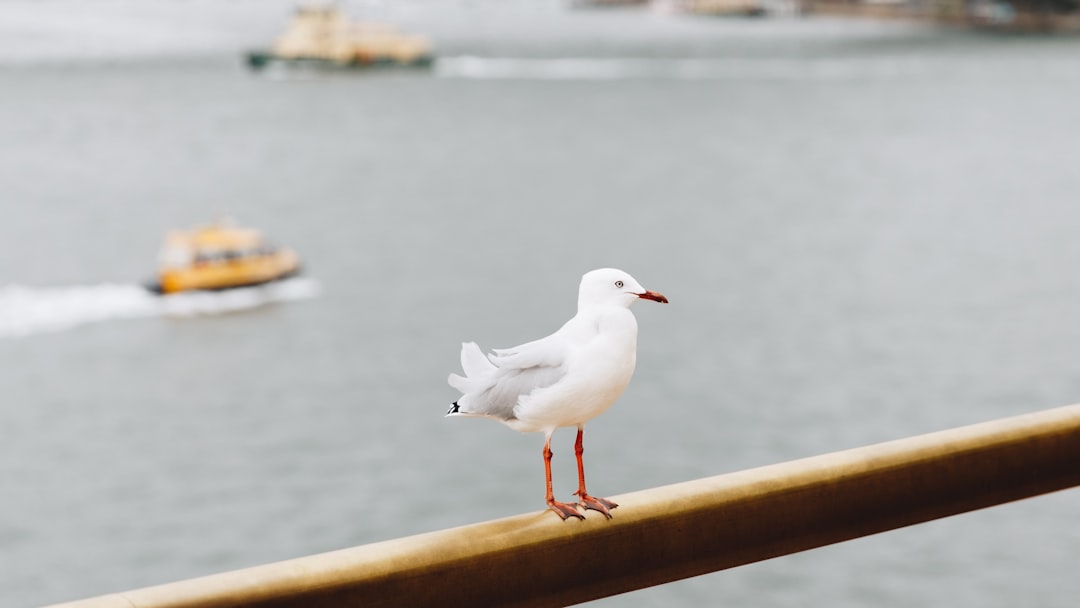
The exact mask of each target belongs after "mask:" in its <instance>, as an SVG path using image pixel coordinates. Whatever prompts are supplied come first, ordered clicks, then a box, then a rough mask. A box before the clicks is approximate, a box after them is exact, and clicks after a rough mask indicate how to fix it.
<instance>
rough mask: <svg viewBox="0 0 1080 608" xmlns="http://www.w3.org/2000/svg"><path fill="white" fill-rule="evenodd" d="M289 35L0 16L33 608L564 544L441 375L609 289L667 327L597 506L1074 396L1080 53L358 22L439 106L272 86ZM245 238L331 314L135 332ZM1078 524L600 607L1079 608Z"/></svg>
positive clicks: (10, 491)
mask: <svg viewBox="0 0 1080 608" xmlns="http://www.w3.org/2000/svg"><path fill="white" fill-rule="evenodd" d="M290 6H291V3H289V2H284V1H277V2H256V1H255V0H238V1H236V2H230V3H224V4H223V3H220V2H209V1H203V0H189V1H187V2H171V1H167V0H159V1H157V2H136V1H135V0H126V1H124V0H113V1H108V0H100V1H99V2H74V1H70V0H55V1H53V2H46V3H42V2H28V1H26V2H21V1H7V2H2V3H0V34H2V35H0V56H2V57H3V59H2V65H0V137H2V139H0V142H2V148H0V150H2V156H3V162H0V218H2V220H0V247H2V249H0V251H2V252H3V255H2V256H0V315H2V316H3V318H0V433H2V435H0V605H3V606H30V605H38V604H43V603H48V602H54V601H61V600H69V599H76V598H80V597H85V596H90V595H96V594H102V593H107V592H111V591H120V590H125V589H130V588H135V587H140V586H146V585H152V584H156V583H163V582H168V581H173V580H179V579H184V578H188V577H193V576H199V575H204V574H210V573H214V572H219V571H225V570H231V569H236V568H241V567H245V566H251V565H257V564H262V563H267V562H272V561H277V560H282V559H287V558H292V557H298V556H303V555H308V554H312V553H318V552H324V551H329V550H334V549H339V548H343V547H349V546H353V545H357V544H363V543H369V542H373V541H379V540H385V539H391V538H396V537H400V536H405V535H410V534H415V533H420V532H425V531H431V530H437V529H442V528H446V527H450V526H457V525H463V524H468V523H473V522H479V521H484V520H488V519H492V518H498V517H504V516H508V515H513V514H518V513H522V512H528V511H535V510H539V509H541V508H542V507H543V503H542V496H543V494H542V493H543V485H542V484H543V480H542V463H541V458H540V449H541V438H540V437H539V436H536V435H519V434H517V433H514V432H512V431H510V430H508V429H506V428H503V427H501V426H499V425H497V424H494V423H490V422H487V421H477V420H447V419H444V418H443V416H442V414H443V413H444V412H445V410H446V407H447V405H448V404H449V402H450V401H452V400H453V399H454V398H455V397H456V395H455V393H454V392H453V390H452V389H450V388H449V387H448V386H447V385H446V383H445V378H446V375H447V374H448V373H449V372H451V371H456V370H457V365H458V360H457V357H458V349H459V344H460V342H461V341H463V340H476V341H478V342H479V343H480V344H481V345H482V346H484V347H504V346H511V345H514V344H517V343H520V342H523V341H526V340H530V339H533V338H536V337H539V336H541V335H544V334H546V333H548V332H550V331H552V330H554V329H555V328H556V327H558V326H559V325H560V324H561V323H562V322H563V321H564V320H565V319H566V318H568V317H569V316H570V315H572V314H573V307H574V303H575V298H576V286H577V281H578V279H579V277H580V275H581V274H582V273H583V272H585V271H587V270H589V269H592V268H596V267H601V266H616V267H620V268H622V269H624V270H627V271H629V272H630V273H632V274H633V275H634V276H635V277H636V278H637V279H638V280H639V281H640V282H641V283H642V284H643V285H645V286H646V287H647V288H650V289H653V290H656V291H660V292H662V293H664V294H666V295H667V296H668V297H669V298H670V299H671V304H670V305H668V306H659V305H654V304H653V303H650V302H642V303H639V304H637V305H635V311H636V314H637V316H638V320H639V324H640V328H641V331H640V338H639V347H638V370H637V374H636V376H635V378H634V380H633V382H632V383H631V385H630V388H629V389H628V390H627V392H626V394H625V395H624V396H623V397H622V399H621V400H620V401H619V403H618V404H616V406H615V407H613V408H612V409H611V410H610V411H609V412H607V413H605V414H604V415H603V416H602V417H600V418H598V419H597V420H595V421H594V422H593V423H591V424H590V426H589V428H588V433H587V435H588V437H587V440H586V443H587V445H586V449H587V454H586V461H587V467H588V470H589V479H590V489H592V490H593V491H595V492H597V493H598V494H599V495H602V496H604V495H607V496H613V495H617V494H620V493H625V492H630V491H634V490H639V489H644V488H649V487H654V486H659V485H665V484H669V483H675V482H679V481H684V480H689V479H695V478H698V477H703V476H709V475H716V474H721V473H725V472H730V471H736V470H740V469H743V468H747V467H753V466H759V465H765V464H770V463H776V462H782V461H786V460H789V459H794V458H799V457H804V456H812V455H816V454H821V453H826V452H831V451H836V450H841V449H845V448H851V447H856V446H861V445H866V444H871V443H876V442H880V441H885V440H889V439H894V438H901V437H906V436H910V435H914V434H919V433H924V432H929V431H934V430H939V429H944V428H950V427H953V426H958V425H963V424H969V423H974V422H979V421H983V420H989V419H994V418H998V417H1003V416H1009V415H1015V414H1020V413H1024V412H1029V411H1036V410H1040V409H1044V408H1050V407H1055V406H1059V405H1066V404H1070V403H1074V402H1077V401H1080V366H1078V365H1077V361H1078V359H1080V324H1078V323H1077V322H1076V316H1077V315H1076V311H1077V310H1080V282H1078V281H1077V279H1076V271H1075V269H1076V268H1077V267H1078V263H1080V239H1078V238H1077V231H1078V228H1080V205H1078V204H1077V203H1078V198H1077V192H1078V191H1080V170H1078V167H1077V162H1076V158H1077V156H1076V151H1077V135H1078V129H1080V125H1078V122H1077V113H1076V109H1077V106H1076V100H1077V99H1080V41H1078V40H1072V39H1055V38H1043V37H1011V36H995V35H983V34H975V33H968V32H959V31H952V30H942V29H936V28H933V27H927V26H918V25H910V24H906V25H905V24H880V23H872V22H857V21H855V22H852V21H835V20H826V19H771V20H759V21H742V20H734V21H728V20H708V19H706V20H702V19H692V18H689V17H685V16H679V15H670V14H664V13H661V12H652V11H585V12H574V11H570V10H566V9H563V8H562V6H561V5H559V4H555V3H551V4H547V3H526V2H516V3H509V4H506V3H487V2H470V3H463V4H455V5H449V6H448V5H443V4H438V5H429V4H428V3H422V2H412V3H395V4H388V3H369V4H362V5H361V4H357V3H353V4H351V5H349V6H350V9H352V10H353V12H354V13H357V14H368V15H372V16H375V17H388V18H392V19H394V20H396V21H399V22H401V23H403V24H405V25H406V26H407V27H410V28H412V29H416V30H420V31H426V32H430V33H431V34H432V36H433V37H435V39H436V43H437V44H438V45H439V48H440V51H441V52H442V55H443V56H442V57H441V58H440V60H439V62H438V64H437V65H436V67H435V69H434V70H433V71H432V72H431V73H413V74H390V73H380V74H318V73H300V74H296V73H288V72H271V73H268V74H261V75H254V74H251V73H248V72H247V71H245V69H244V68H243V66H242V65H241V62H240V60H239V56H240V52H241V51H242V50H243V49H245V48H249V47H251V46H253V45H257V44H260V43H262V42H264V41H265V40H268V39H269V38H270V37H271V36H272V35H273V34H274V32H275V31H276V29H277V28H278V27H279V26H280V25H281V23H282V22H283V20H284V18H285V17H286V15H287V14H288V11H289V9H290ZM221 215H232V216H234V217H236V218H238V219H239V220H240V221H241V222H243V223H247V224H254V225H257V226H259V227H261V228H263V229H264V230H265V231H266V232H267V233H268V234H270V235H271V236H272V237H273V238H275V239H276V240H278V241H280V242H284V243H288V244H290V245H291V246H293V247H295V248H296V249H297V250H298V251H299V252H300V253H301V255H302V256H303V257H304V259H305V262H306V263H307V268H308V270H309V272H308V275H307V278H306V279H305V280H306V281H309V283H306V287H304V288H303V289H301V293H300V294H299V296H300V297H282V298H276V297H270V298H264V299H262V300H258V301H252V302H247V301H244V302H240V303H239V304H237V303H236V302H233V303H232V304H230V303H228V302H209V303H206V304H205V305H200V307H196V309H194V310H192V309H185V310H184V311H183V314H176V311H175V310H173V311H169V310H159V309H149V308H146V305H145V303H141V302H139V301H138V299H139V298H141V297H142V296H141V294H138V293H137V291H136V292H133V291H132V289H131V288H132V286H133V285H135V284H136V283H137V282H138V281H140V280H142V279H145V278H147V277H148V275H149V273H150V272H151V271H152V267H153V258H154V255H155V253H156V249H157V246H158V243H159V240H160V238H161V236H162V234H163V233H164V231H166V230H168V229H170V228H174V227H183V226H190V225H193V224H198V223H202V222H206V221H209V220H211V219H213V218H215V217H218V216H221ZM133 293H134V294H135V295H133ZM293 295H297V294H293ZM571 441H572V434H571V433H569V432H568V431H563V432H560V433H559V434H557V435H556V440H555V446H554V448H555V453H556V457H555V463H556V470H555V476H556V491H557V493H558V494H559V495H560V496H561V497H562V498H563V499H566V498H569V494H570V492H571V491H572V489H573V488H574V486H575V481H574V470H573V458H572V449H571ZM1077 513H1080V493H1077V492H1075V491H1072V492H1063V493H1058V494H1055V495H1051V496H1046V497H1040V498H1035V499H1031V500H1027V501H1022V502H1019V503H1015V504H1012V505H1006V506H1002V507H996V508H993V509H989V510H985V511H981V512H978V513H974V514H967V515H963V516H959V517H955V518H950V519H946V520H941V521H937V522H933V523H930V524H926V525H921V526H917V527H912V528H908V529H904V530H899V531H894V532H890V533H886V534H882V535H879V536H875V537H870V538H865V539H861V540H857V541H853V542H848V543H844V544H841V545H836V546H832V547H827V548H823V549H818V550H814V551H809V552H806V553H802V554H799V555H794V556H790V557H785V558H781V559H776V560H772V561H768V562H764V563H760V564H755V565H751V566H747V567H742V568H738V569H734V570H730V571H725V572H721V573H717V574H713V575H709V576H705V577H699V578H696V579H692V580H688V581H684V582H680V583H675V584H671V585H666V586H662V587H657V588H653V589H648V590H644V591H640V592H636V593H633V594H629V595H624V596H620V597H615V598H610V599H607V600H602V601H599V602H596V603H595V604H596V605H604V606H699V605H707V606H721V605H722V606H843V607H846V606H851V607H856V606H884V607H907V606H921V605H932V606H949V607H956V606H964V607H987V606H991V607H993V606H1000V607H1013V606H1044V607H1055V606H1060V607H1065V606H1073V605H1075V601H1076V598H1077V597H1080V579H1078V578H1077V577H1076V563H1077V561H1078V560H1080V527H1078V526H1077V517H1078V516H1077ZM615 516H616V517H618V512H616V513H615ZM567 525H573V522H569V523H568V524H567ZM643 559H647V556H643Z"/></svg>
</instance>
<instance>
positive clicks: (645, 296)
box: [637, 291, 668, 304]
mask: <svg viewBox="0 0 1080 608" xmlns="http://www.w3.org/2000/svg"><path fill="white" fill-rule="evenodd" d="M637 297H639V298H641V299H642V300H652V301H653V302H660V303H661V304H667V303H668V301H667V298H665V297H664V294H662V293H656V292H655V291H646V292H645V293H639V294H637Z"/></svg>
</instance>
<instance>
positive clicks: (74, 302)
mask: <svg viewBox="0 0 1080 608" xmlns="http://www.w3.org/2000/svg"><path fill="white" fill-rule="evenodd" d="M318 294H319V282H318V281H316V280H314V279H309V278H303V277H301V278H293V279H288V280H285V281H278V282H275V283H270V284H267V285H261V286H257V287H245V288H241V289H230V290H228V291H217V292H191V293H180V294H173V295H168V296H159V295H155V294H152V293H150V292H148V291H147V290H146V289H144V288H143V287H142V286H140V285H136V284H115V283H103V284H100V285H75V286H68V287H26V286H22V285H9V286H6V287H0V339H3V338H18V337H21V336H28V335H32V334H38V333H43V332H53V331H62V330H65V329H70V328H72V327H77V326H79V325H84V324H87V323H93V322H97V321H107V320H114V319H139V318H146V317H160V316H169V317H193V316H198V315H217V314H223V313H228V312H235V311H241V310H248V309H251V308H256V307H258V306H262V305H264V304H269V303H273V302H287V301H291V300H303V299H308V298H313V297H315V296H317V295H318Z"/></svg>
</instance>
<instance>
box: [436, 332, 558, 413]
mask: <svg viewBox="0 0 1080 608" xmlns="http://www.w3.org/2000/svg"><path fill="white" fill-rule="evenodd" d="M465 346H466V348H465V349H463V351H462V364H463V366H464V367H465V368H466V372H467V374H468V378H462V377H461V376H457V375H455V374H452V375H451V376H450V384H451V385H452V386H454V387H455V388H457V389H458V390H460V391H461V392H462V393H464V394H463V395H462V397H461V399H458V405H459V411H458V413H461V414H472V415H474V416H476V415H479V416H491V417H494V418H498V419H500V420H512V419H513V418H514V417H515V416H514V408H515V407H516V406H517V404H518V400H519V399H521V397H523V396H525V395H528V394H529V393H531V392H533V391H535V390H537V389H541V388H546V387H548V386H551V385H552V384H555V383H556V382H558V381H559V380H560V379H562V378H563V376H565V375H566V366H565V365H564V362H565V359H566V344H565V341H564V339H563V337H562V336H560V335H559V333H558V332H556V333H555V334H552V335H550V336H547V337H546V338H541V339H539V340H534V341H532V342H527V343H525V344H522V345H520V346H515V347H513V348H505V349H496V350H495V351H494V354H492V355H489V356H488V358H487V359H486V360H483V361H478V360H477V359H476V355H477V354H478V351H479V349H478V348H477V349H476V351H473V348H471V347H470V344H466V345H465ZM466 350H467V351H469V353H468V354H466ZM466 361H467V362H468V363H467V364H466ZM471 369H477V370H478V371H479V372H480V373H479V374H473V373H472V372H471V371H470V370H471Z"/></svg>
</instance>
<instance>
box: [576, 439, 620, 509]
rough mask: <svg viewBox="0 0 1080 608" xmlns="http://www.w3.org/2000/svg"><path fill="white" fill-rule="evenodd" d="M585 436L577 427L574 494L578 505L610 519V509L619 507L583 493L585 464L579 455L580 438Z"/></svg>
mask: <svg viewBox="0 0 1080 608" xmlns="http://www.w3.org/2000/svg"><path fill="white" fill-rule="evenodd" d="M584 434H585V427H581V426H579V427H578V429H577V441H575V442H574V454H576V455H577V477H578V491H577V492H574V494H576V495H577V497H578V504H579V505H581V506H582V507H584V508H586V509H592V510H593V511H599V512H601V513H603V514H604V516H605V517H607V518H608V519H611V509H614V508H615V507H617V506H619V505H617V504H615V503H613V502H611V501H610V500H608V499H606V498H598V497H596V496H589V493H588V492H586V491H585V463H584V462H582V460H581V455H582V454H583V453H584V452H585V448H584V447H582V445H581V437H582V435H584Z"/></svg>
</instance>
